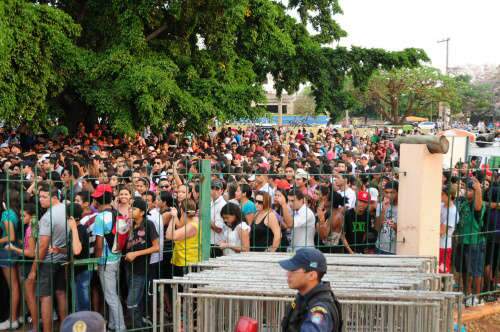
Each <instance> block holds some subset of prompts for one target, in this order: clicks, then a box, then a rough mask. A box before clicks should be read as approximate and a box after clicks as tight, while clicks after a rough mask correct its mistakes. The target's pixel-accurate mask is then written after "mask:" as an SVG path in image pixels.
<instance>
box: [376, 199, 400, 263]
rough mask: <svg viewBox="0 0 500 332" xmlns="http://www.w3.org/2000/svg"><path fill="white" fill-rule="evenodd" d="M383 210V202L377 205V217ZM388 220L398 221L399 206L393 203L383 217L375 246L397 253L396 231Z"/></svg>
mask: <svg viewBox="0 0 500 332" xmlns="http://www.w3.org/2000/svg"><path fill="white" fill-rule="evenodd" d="M381 212H382V203H379V204H378V205H377V218H378V217H379V216H380V213H381ZM388 221H392V222H393V223H394V224H397V223H398V207H397V206H394V205H391V206H390V207H389V208H388V209H387V210H386V211H385V216H384V218H383V219H382V222H383V224H382V228H380V232H379V233H378V238H377V242H376V244H375V246H376V247H377V248H378V249H380V250H383V251H385V252H390V253H393V254H395V253H396V232H395V231H394V230H393V229H392V228H391V227H389V225H388V223H387V222H388Z"/></svg>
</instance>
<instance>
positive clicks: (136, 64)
mask: <svg viewBox="0 0 500 332" xmlns="http://www.w3.org/2000/svg"><path fill="white" fill-rule="evenodd" d="M287 10H292V11H297V12H298V13H299V16H300V19H299V20H296V19H295V18H293V17H292V16H290V15H289V14H288V11H287ZM337 14H341V8H340V6H339V4H338V0H290V1H288V5H287V6H286V7H285V5H283V4H282V3H281V2H280V1H273V0H231V1H217V0H205V1H200V0H83V1H81V0H78V1H77V0H45V1H41V0H38V1H27V0H5V1H3V2H1V3H0V112H1V113H0V115H1V116H2V118H3V119H5V121H6V122H7V123H8V124H11V125H17V124H19V123H21V122H23V121H26V120H28V121H29V124H30V125H31V126H33V127H41V128H43V127H44V126H46V125H47V124H48V123H51V122H50V121H53V120H54V119H56V118H57V119H59V120H60V121H63V122H64V123H66V124H68V125H69V127H70V128H71V127H74V126H75V125H76V123H77V122H78V121H85V122H87V124H90V123H92V122H95V121H96V120H97V118H98V117H100V118H102V119H104V120H105V121H108V122H109V123H110V125H111V126H112V128H113V129H114V131H115V132H117V133H132V132H134V131H137V130H141V129H142V128H144V127H145V126H150V127H151V128H153V129H155V128H161V127H162V126H163V125H164V124H168V125H170V126H172V127H177V128H179V127H180V128H183V129H184V130H186V131H191V132H200V131H204V130H205V129H206V125H207V123H209V122H210V121H211V120H212V119H214V118H217V119H219V120H221V121H225V120H234V119H240V118H253V117H256V116H259V115H260V114H261V112H262V110H261V109H260V108H258V107H254V106H253V105H255V104H256V103H259V102H262V101H263V99H264V93H263V90H262V86H261V83H262V82H263V81H264V80H265V77H266V74H267V73H271V74H272V75H273V76H274V79H275V87H276V89H277V91H278V93H281V92H282V91H283V90H287V91H288V92H289V93H293V92H295V91H297V90H298V88H299V85H300V84H301V83H306V82H310V83H311V90H312V95H313V96H314V98H315V104H316V111H317V112H318V113H327V114H330V116H332V117H336V116H337V115H338V114H340V113H341V112H342V111H343V110H344V109H346V108H348V107H349V106H350V105H351V104H352V102H353V100H352V97H351V95H350V94H349V93H346V92H345V90H344V85H345V78H346V76H348V75H350V76H352V78H353V82H354V83H355V85H356V86H363V85H364V84H366V82H367V81H368V79H369V77H370V75H371V74H372V73H373V72H374V71H375V70H377V69H380V68H382V69H387V70H388V69H391V68H400V67H415V66H418V65H419V63H420V62H421V61H426V60H427V56H426V55H425V53H424V52H423V51H422V50H419V49H406V50H403V51H400V52H387V51H384V50H381V49H364V48H357V47H353V48H352V49H350V50H349V49H346V48H342V47H337V48H331V47H327V46H324V45H325V44H328V43H331V42H332V41H336V40H339V39H340V38H342V37H344V36H345V35H346V32H345V31H343V30H342V29H341V27H340V26H339V25H338V24H337V23H336V21H335V19H334V16H335V15H337ZM307 27H309V28H310V30H311V29H312V32H310V31H308V28H307Z"/></svg>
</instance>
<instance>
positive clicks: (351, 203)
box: [337, 187, 356, 209]
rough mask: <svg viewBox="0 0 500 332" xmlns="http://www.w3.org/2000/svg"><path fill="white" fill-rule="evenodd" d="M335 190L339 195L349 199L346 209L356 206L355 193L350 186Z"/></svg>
mask: <svg viewBox="0 0 500 332" xmlns="http://www.w3.org/2000/svg"><path fill="white" fill-rule="evenodd" d="M337 192H338V193H339V194H340V196H342V197H347V199H349V202H347V204H346V207H347V208H348V209H354V207H356V193H355V192H354V190H352V188H349V187H347V188H345V190H339V191H337Z"/></svg>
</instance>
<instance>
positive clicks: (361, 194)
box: [358, 191, 370, 203]
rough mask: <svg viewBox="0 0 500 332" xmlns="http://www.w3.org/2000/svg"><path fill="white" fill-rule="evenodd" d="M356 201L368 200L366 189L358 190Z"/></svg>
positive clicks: (368, 195) (367, 201)
mask: <svg viewBox="0 0 500 332" xmlns="http://www.w3.org/2000/svg"><path fill="white" fill-rule="evenodd" d="M358 201H361V202H366V203H369V202H370V194H369V193H368V192H367V191H358Z"/></svg>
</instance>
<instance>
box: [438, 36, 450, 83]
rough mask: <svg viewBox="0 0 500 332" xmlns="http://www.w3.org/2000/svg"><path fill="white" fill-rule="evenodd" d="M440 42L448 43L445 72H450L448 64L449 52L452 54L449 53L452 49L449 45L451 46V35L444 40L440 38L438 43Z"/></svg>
mask: <svg viewBox="0 0 500 332" xmlns="http://www.w3.org/2000/svg"><path fill="white" fill-rule="evenodd" d="M440 43H446V69H445V70H446V72H445V73H446V74H448V70H449V68H450V67H449V66H448V64H449V54H450V53H449V51H450V48H449V46H450V37H448V38H445V39H443V40H438V44H440Z"/></svg>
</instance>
